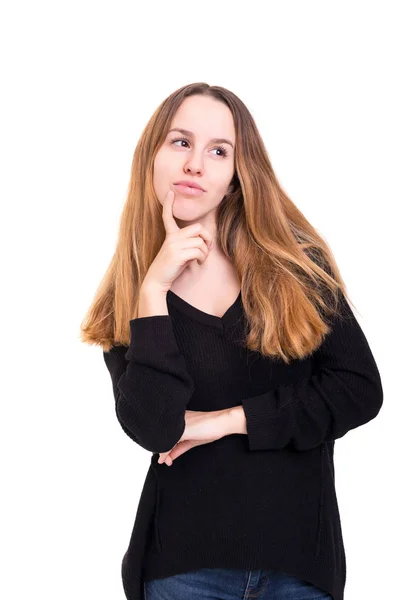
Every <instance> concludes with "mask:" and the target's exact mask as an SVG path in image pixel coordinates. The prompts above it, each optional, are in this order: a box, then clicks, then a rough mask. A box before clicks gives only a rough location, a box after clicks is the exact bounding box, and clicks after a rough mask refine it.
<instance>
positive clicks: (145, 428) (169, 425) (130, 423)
mask: <svg viewBox="0 0 400 600" xmlns="http://www.w3.org/2000/svg"><path fill="white" fill-rule="evenodd" d="M116 413H117V418H118V421H119V422H120V424H121V426H122V428H123V429H124V430H125V432H129V434H130V437H132V439H135V440H137V443H138V444H139V445H140V446H141V447H142V448H144V449H145V450H148V451H149V452H153V453H161V452H168V451H169V450H171V449H172V448H173V447H174V446H175V444H177V442H178V441H179V440H180V438H181V437H182V435H183V432H184V430H185V419H184V416H183V415H182V420H180V419H179V418H177V417H175V418H174V419H171V418H169V419H165V418H163V417H164V415H160V418H159V419H154V418H152V419H149V418H146V417H147V415H144V414H142V415H141V416H140V418H139V417H138V415H135V414H132V411H131V408H130V406H129V405H128V404H126V403H125V402H118V403H117V405H116Z"/></svg>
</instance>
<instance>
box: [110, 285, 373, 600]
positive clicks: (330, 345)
mask: <svg viewBox="0 0 400 600" xmlns="http://www.w3.org/2000/svg"><path fill="white" fill-rule="evenodd" d="M167 305H168V312H169V314H168V315H155V316H147V317H140V318H136V319H132V320H131V321H130V330H131V343H130V345H129V347H128V346H121V345H120V346H113V347H112V349H111V350H110V351H109V352H103V357H104V361H105V363H106V365H107V368H108V370H109V373H110V375H111V381H112V389H113V395H114V400H115V410H116V416H117V419H118V421H119V423H120V425H121V427H122V429H123V430H124V432H125V433H126V434H127V435H128V436H129V437H130V438H131V440H132V441H133V442H134V443H135V444H139V446H141V447H142V448H144V449H145V450H147V451H148V452H150V453H152V456H151V459H150V464H149V469H148V471H147V475H146V478H145V481H144V484H143V489H142V493H141V496H140V499H139V503H138V508H137V513H136V518H135V521H134V523H133V528H132V532H131V536H130V541H129V544H128V548H127V550H126V552H125V554H124V556H123V559H122V564H121V575H122V582H123V587H124V591H125V595H126V597H127V599H128V600H143V598H144V590H143V582H144V581H149V580H151V579H155V578H160V577H168V576H171V575H175V574H178V573H183V572H187V571H191V570H195V569H200V568H218V567H219V568H234V569H268V570H269V569H270V570H275V571H281V572H284V573H286V574H289V575H293V576H296V577H298V578H301V579H303V580H307V581H309V582H310V583H311V584H313V585H315V586H317V587H319V588H321V589H322V590H325V591H326V592H328V593H329V594H331V595H332V597H333V598H334V600H343V595H344V588H345V582H346V555H345V550H344V545H343V537H342V528H341V521H340V515H339V509H338V501H337V495H336V490H335V475H334V445H335V440H337V439H339V438H341V437H343V436H344V435H345V434H346V433H348V432H349V431H351V430H354V429H356V428H357V427H359V426H360V425H364V424H366V423H368V422H369V421H370V420H371V419H373V418H374V417H376V416H377V414H378V413H379V411H380V408H381V406H382V402H383V389H382V382H381V378H380V374H379V371H378V367H377V364H376V362H375V359H374V357H373V354H372V352H371V349H370V346H369V344H368V341H367V339H366V337H365V335H364V333H363V331H362V329H361V327H360V325H359V323H358V321H357V319H356V317H355V315H354V314H353V312H352V309H351V308H350V306H349V305H348V303H347V301H346V300H345V299H344V298H343V300H342V308H343V311H342V314H343V316H344V318H334V319H332V322H331V331H330V333H328V335H327V336H326V337H325V338H324V340H323V342H322V344H321V346H320V347H319V348H318V349H317V350H316V351H315V352H314V353H313V354H312V355H310V356H309V357H307V358H305V359H302V360H294V361H292V362H291V363H290V364H288V365H287V364H286V363H284V362H283V360H277V359H274V360H272V359H270V358H268V357H265V356H262V355H261V354H260V353H256V352H253V351H249V350H248V349H247V348H246V347H245V344H244V331H245V314H244V310H243V304H242V297H241V293H240V294H239V296H238V298H237V299H236V301H235V302H234V304H232V305H231V306H230V307H229V309H228V310H227V311H226V312H225V314H224V315H223V316H222V317H217V316H215V315H211V314H209V313H206V312H204V311H202V310H200V309H198V308H196V307H194V306H193V305H191V304H189V303H188V302H186V301H185V300H184V299H183V298H181V297H179V296H177V295H176V294H175V293H174V292H172V291H171V290H170V291H169V292H168V293H167ZM239 405H242V406H243V410H244V413H245V417H246V424H247V434H246V435H244V434H239V433H234V434H230V435H226V436H224V437H222V438H221V439H219V440H217V441H214V442H211V443H207V444H203V445H200V446H196V447H194V448H192V449H190V450H188V451H187V452H185V453H184V454H182V455H181V456H179V457H177V458H176V459H175V460H174V462H173V464H172V466H167V465H166V464H158V462H157V460H158V457H159V453H160V452H166V451H169V450H171V449H172V447H173V446H174V445H175V444H176V443H177V442H178V441H179V440H180V438H181V436H182V434H183V432H184V430H185V411H186V410H194V411H217V410H221V409H226V408H230V407H234V406H239Z"/></svg>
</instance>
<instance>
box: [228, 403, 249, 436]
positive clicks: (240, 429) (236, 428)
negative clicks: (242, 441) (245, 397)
mask: <svg viewBox="0 0 400 600" xmlns="http://www.w3.org/2000/svg"><path fill="white" fill-rule="evenodd" d="M227 427H228V431H229V434H232V433H243V434H245V435H247V426H246V415H245V413H244V410H243V406H242V405H239V406H233V407H232V408H228V410H227Z"/></svg>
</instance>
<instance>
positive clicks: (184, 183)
mask: <svg viewBox="0 0 400 600" xmlns="http://www.w3.org/2000/svg"><path fill="white" fill-rule="evenodd" d="M174 185H186V186H188V187H191V188H196V189H198V190H202V191H203V192H204V191H205V190H204V188H202V187H201V186H200V185H199V184H198V183H195V182H194V181H189V180H186V181H185V180H182V181H175V183H174Z"/></svg>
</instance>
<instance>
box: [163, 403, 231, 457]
mask: <svg viewBox="0 0 400 600" xmlns="http://www.w3.org/2000/svg"><path fill="white" fill-rule="evenodd" d="M230 411H231V409H229V408H228V409H223V410H215V411H209V412H202V411H197V410H187V411H185V423H186V426H185V431H184V432H183V435H182V437H181V439H180V440H179V441H178V442H177V443H176V444H175V446H174V447H173V448H172V449H171V450H169V451H168V452H160V457H159V459H158V462H159V463H160V464H161V463H164V462H165V463H166V464H167V465H168V466H171V465H172V462H173V461H174V460H175V458H178V456H180V455H181V454H183V453H184V452H187V451H188V450H190V449H191V448H194V447H195V446H201V445H202V444H209V443H211V442H215V441H216V440H219V439H220V438H222V437H224V436H226V435H229V434H230V433H232V431H231V428H230V425H231V419H230Z"/></svg>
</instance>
